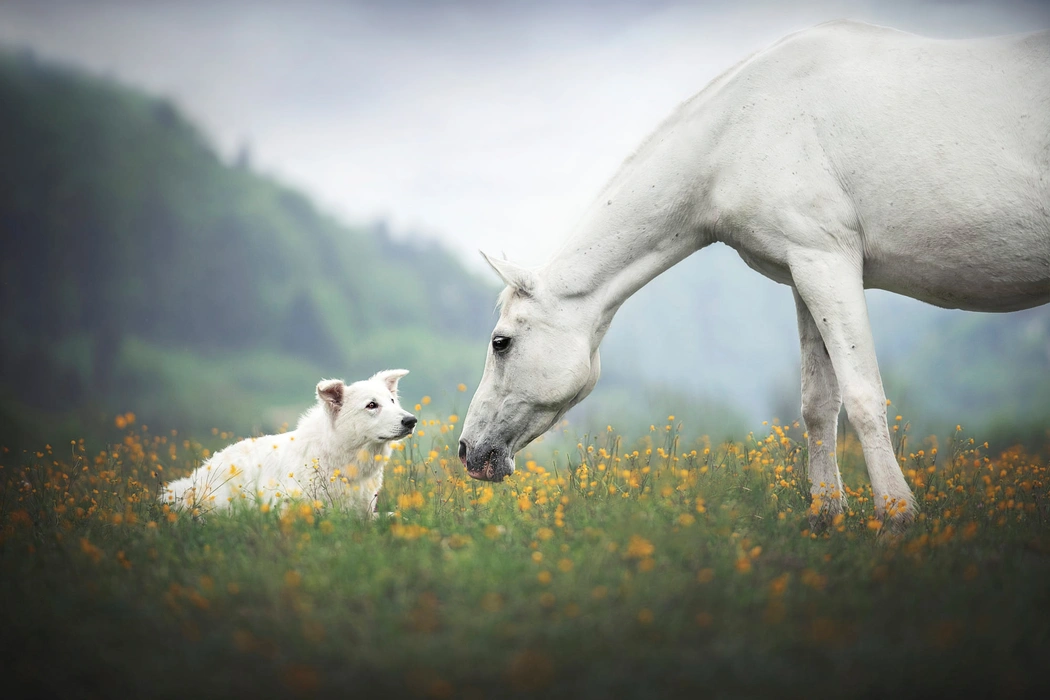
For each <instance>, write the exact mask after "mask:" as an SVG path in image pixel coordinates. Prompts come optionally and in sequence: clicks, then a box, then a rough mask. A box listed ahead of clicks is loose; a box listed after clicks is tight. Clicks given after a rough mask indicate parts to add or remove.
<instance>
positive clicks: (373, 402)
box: [317, 369, 416, 447]
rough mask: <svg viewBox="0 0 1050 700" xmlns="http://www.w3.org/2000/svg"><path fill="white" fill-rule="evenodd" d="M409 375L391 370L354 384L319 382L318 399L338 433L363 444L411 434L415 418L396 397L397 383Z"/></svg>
mask: <svg viewBox="0 0 1050 700" xmlns="http://www.w3.org/2000/svg"><path fill="white" fill-rule="evenodd" d="M406 374H408V370H407V369H388V370H384V371H382V372H378V373H376V374H375V375H374V376H372V377H371V378H370V379H366V380H364V381H360V382H354V383H353V384H344V383H343V382H342V381H341V380H338V379H325V380H322V381H321V382H320V383H319V384H318V385H317V398H318V399H320V401H321V404H322V405H323V406H324V409H325V412H326V413H327V414H328V417H329V418H330V419H331V421H332V428H333V431H334V432H335V434H336V435H342V436H346V437H347V438H348V439H349V440H351V441H352V442H355V443H359V444H360V445H361V446H362V447H363V446H365V445H368V444H378V443H385V442H390V441H391V440H400V439H401V438H405V437H408V436H409V435H411V434H412V430H413V428H415V426H416V417H415V416H413V415H412V414H411V413H409V412H408V411H406V410H404V409H403V408H401V404H400V403H398V400H397V383H398V381H400V380H401V377H403V376H405V375H406Z"/></svg>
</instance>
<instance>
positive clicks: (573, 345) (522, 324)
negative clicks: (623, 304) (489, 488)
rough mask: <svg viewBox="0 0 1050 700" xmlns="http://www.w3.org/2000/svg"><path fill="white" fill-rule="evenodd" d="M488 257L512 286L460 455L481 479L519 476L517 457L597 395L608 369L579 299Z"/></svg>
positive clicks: (502, 298) (504, 298)
mask: <svg viewBox="0 0 1050 700" xmlns="http://www.w3.org/2000/svg"><path fill="white" fill-rule="evenodd" d="M482 256H484V258H485V260H486V261H488V263H489V265H491V266H492V269H494V270H495V271H496V273H497V274H498V275H499V276H500V278H501V279H502V280H503V281H504V282H505V283H506V285H507V287H506V289H504V290H503V292H502V293H501V294H500V298H499V303H500V316H499V321H497V323H496V327H495V329H493V331H492V337H491V339H490V341H489V348H488V354H487V356H486V358H485V372H484V374H483V375H482V377H481V383H480V384H479V385H478V389H477V391H476V392H475V393H474V398H473V399H471V402H470V407H469V408H468V409H467V416H466V418H465V420H464V421H463V433H462V435H461V440H460V441H459V458H460V460H461V461H462V462H463V465H464V466H465V467H466V469H467V473H468V474H470V476H472V477H474V478H475V479H482V480H485V481H502V480H503V478H504V477H506V476H507V475H509V474H512V473H514V455H515V454H516V453H517V452H518V451H519V450H520V449H521V448H523V447H525V446H526V445H527V444H529V443H530V442H532V441H533V440H535V439H536V438H537V437H539V436H540V435H542V434H543V433H544V432H546V431H547V430H548V429H550V428H551V427H552V426H553V425H554V424H555V423H557V422H558V421H559V420H560V419H561V417H562V416H563V415H565V412H566V411H568V410H569V409H570V408H572V407H573V406H575V405H576V404H577V403H579V402H580V401H581V400H583V398H584V397H586V396H587V395H588V394H589V393H590V392H591V389H593V388H594V384H595V382H597V381H598V375H599V373H600V371H601V367H600V363H599V359H598V349H597V344H596V342H595V339H594V334H593V332H592V330H591V329H590V328H589V327H588V326H589V324H588V323H586V322H585V318H586V315H585V314H584V313H583V309H582V307H581V305H580V304H579V303H578V302H575V301H574V300H572V299H566V298H564V297H560V296H558V295H556V294H554V293H552V292H551V290H549V289H547V288H545V285H544V284H543V280H542V279H541V278H540V277H539V276H538V275H537V274H536V273H535V272H533V271H532V270H528V269H525V268H522V267H518V266H517V265H513V264H512V263H509V262H507V261H505V260H497V259H494V258H491V257H489V256H488V255H485V254H484V253H482Z"/></svg>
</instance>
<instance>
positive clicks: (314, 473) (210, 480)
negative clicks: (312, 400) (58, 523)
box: [160, 369, 416, 515]
mask: <svg viewBox="0 0 1050 700" xmlns="http://www.w3.org/2000/svg"><path fill="white" fill-rule="evenodd" d="M406 374H408V370H403V369H392V370H385V371H383V372H379V373H378V374H376V375H375V376H373V377H372V378H370V379H367V380H365V381H360V382H355V383H354V384H350V385H346V384H344V383H343V382H342V381H340V380H338V379H327V380H322V381H321V382H320V383H319V384H318V385H317V397H318V398H317V404H316V405H315V406H313V407H312V408H311V409H310V410H308V411H307V412H306V413H304V414H303V415H302V417H300V418H299V424H298V425H297V426H296V428H295V430H293V431H291V432H288V433H282V434H280V435H264V436H262V437H256V438H248V439H247V440H241V441H240V442H238V443H236V444H233V445H230V446H229V447H227V448H226V449H224V450H222V451H220V452H216V453H215V454H214V455H213V456H212V457H211V458H209V459H208V460H207V461H206V462H204V463H203V464H202V465H201V466H200V467H198V468H197V470H196V471H194V472H193V474H191V475H190V476H188V477H186V478H184V479H178V480H176V481H173V482H171V483H169V484H167V485H166V486H165V487H164V489H163V490H162V492H161V495H160V501H161V502H162V503H167V504H171V505H175V506H179V507H182V508H186V509H190V510H195V511H197V513H206V512H208V511H212V510H218V509H225V508H230V507H233V506H235V505H236V504H239V503H242V502H247V503H251V504H252V505H253V506H254V505H255V504H257V503H268V504H281V503H286V502H288V501H289V500H294V499H307V500H308V501H310V502H312V501H315V500H317V501H321V502H322V503H324V504H325V505H333V506H338V507H341V508H348V509H352V510H354V511H356V512H358V513H361V514H367V515H372V514H373V513H374V511H375V501H376V497H377V496H378V494H379V490H380V489H381V488H382V486H383V462H384V461H385V458H386V457H389V456H390V451H391V443H392V442H393V441H394V440H398V439H401V438H404V437H407V436H408V435H410V434H411V433H412V429H413V426H414V425H415V422H416V419H415V417H413V416H412V414H411V413H408V412H407V411H405V410H404V409H402V408H401V405H400V404H399V403H398V397H397V384H398V381H399V380H400V379H401V377H403V376H405V375H406Z"/></svg>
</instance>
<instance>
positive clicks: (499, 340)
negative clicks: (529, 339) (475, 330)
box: [492, 335, 510, 352]
mask: <svg viewBox="0 0 1050 700" xmlns="http://www.w3.org/2000/svg"><path fill="white" fill-rule="evenodd" d="M509 347H510V338H508V337H507V336H505V335H497V336H496V337H495V338H493V339H492V349H493V350H494V351H496V352H505V351H506V349H507V348H509Z"/></svg>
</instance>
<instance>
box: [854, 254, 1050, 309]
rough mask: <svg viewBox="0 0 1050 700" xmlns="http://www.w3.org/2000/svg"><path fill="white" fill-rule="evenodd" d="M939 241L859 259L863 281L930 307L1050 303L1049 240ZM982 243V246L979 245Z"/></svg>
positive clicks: (1021, 306) (1008, 306)
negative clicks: (975, 243) (1023, 243)
mask: <svg viewBox="0 0 1050 700" xmlns="http://www.w3.org/2000/svg"><path fill="white" fill-rule="evenodd" d="M945 243H946V244H945V245H943V246H938V245H936V244H935V242H934V243H931V242H929V241H913V245H911V246H907V247H902V249H899V250H890V251H883V252H882V253H881V254H880V255H878V256H873V257H870V258H869V257H866V258H865V261H864V286H865V287H869V288H875V289H885V290H887V291H890V292H895V293H897V294H903V295H905V296H909V297H912V298H915V299H919V300H921V301H925V302H927V303H930V304H933V305H935V306H940V307H943V308H948V309H965V310H968V311H1017V310H1019V309H1027V308H1031V307H1033V306H1039V305H1040V304H1046V303H1048V302H1050V240H1043V241H1041V242H1035V245H1032V246H1028V247H1026V246H1018V247H1011V246H1009V245H1006V244H1004V243H1003V242H1002V241H997V242H996V244H995V245H993V246H987V247H984V246H959V244H958V239H955V238H950V239H948V240H947V241H945ZM982 248H983V249H982Z"/></svg>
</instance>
